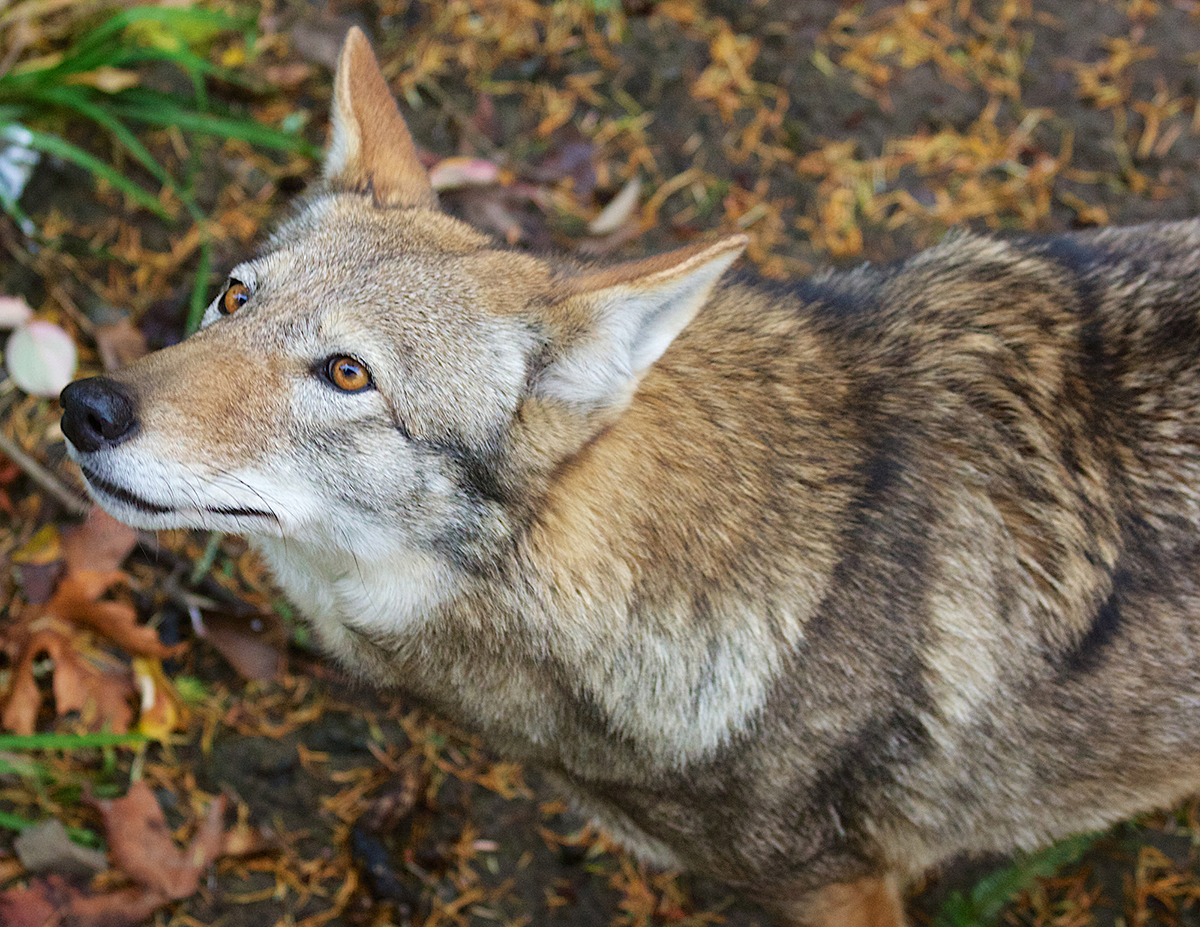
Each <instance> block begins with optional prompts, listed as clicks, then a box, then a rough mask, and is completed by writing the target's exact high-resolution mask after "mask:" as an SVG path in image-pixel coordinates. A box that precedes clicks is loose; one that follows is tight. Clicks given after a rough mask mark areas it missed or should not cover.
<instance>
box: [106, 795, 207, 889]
mask: <svg viewBox="0 0 1200 927" xmlns="http://www.w3.org/2000/svg"><path fill="white" fill-rule="evenodd" d="M95 805H96V808H97V809H98V810H99V811H100V814H101V816H102V817H103V819H104V829H105V832H106V834H107V836H108V850H109V855H110V856H111V857H112V860H113V862H114V863H115V864H116V865H117V866H118V867H119V868H120V869H121V870H122V871H123V872H124V873H125V874H126V875H128V876H129V877H130V878H131V879H133V880H134V881H135V882H137V883H138V884H139V885H141V886H143V887H145V888H149V889H151V890H155V891H159V892H161V893H162V894H163V895H165V896H166V897H168V898H171V899H176V900H178V899H180V898H186V897H188V896H189V895H191V894H192V893H193V892H195V891H196V889H197V888H198V887H199V886H200V875H201V873H202V872H203V871H204V870H205V869H207V868H208V867H209V866H210V865H211V864H212V862H213V860H215V859H216V858H217V856H218V854H219V853H220V852H221V841H222V838H223V836H224V833H225V827H224V817H225V797H224V796H223V795H222V796H220V797H218V798H217V799H215V800H214V801H213V802H212V804H210V805H209V807H208V814H207V815H206V816H205V819H204V821H203V823H202V824H201V825H200V829H199V831H197V833H196V836H195V837H194V838H193V839H192V842H191V843H190V844H189V845H188V847H187V849H186V850H180V848H179V847H178V846H177V845H176V843H175V841H174V840H173V839H172V838H171V831H170V829H169V828H168V827H167V820H166V818H165V817H164V816H163V812H162V808H160V807H159V804H158V801H157V799H155V797H154V792H153V791H152V790H151V788H150V786H148V785H147V784H146V783H145V782H143V781H141V780H139V781H137V782H135V783H133V785H131V786H130V787H129V792H128V793H127V794H126V795H125V797H124V798H117V799H111V800H103V801H97V802H96V803H95Z"/></svg>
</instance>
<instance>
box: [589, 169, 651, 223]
mask: <svg viewBox="0 0 1200 927" xmlns="http://www.w3.org/2000/svg"><path fill="white" fill-rule="evenodd" d="M641 193H642V182H641V181H640V180H639V179H638V178H637V176H636V175H635V176H634V177H632V178H630V180H629V182H628V183H626V184H625V186H623V187H622V188H621V190H620V192H619V193H618V194H617V195H616V196H614V197H613V198H612V201H611V202H610V203H609V204H608V205H607V206H605V207H604V208H603V209H602V210H600V213H599V215H597V216H596V218H594V219H593V220H592V221H591V222H589V223H588V233H589V234H591V235H608V234H609V233H611V232H615V231H616V230H617V229H619V228H620V227H621V226H623V225H624V224H625V223H626V222H627V221H628V220H629V217H630V216H632V215H633V211H634V210H635V209H636V208H637V204H638V197H639V196H641Z"/></svg>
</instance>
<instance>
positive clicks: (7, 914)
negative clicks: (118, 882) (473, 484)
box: [0, 875, 173, 927]
mask: <svg viewBox="0 0 1200 927" xmlns="http://www.w3.org/2000/svg"><path fill="white" fill-rule="evenodd" d="M172 900H173V899H171V898H167V897H165V896H164V895H163V894H162V893H161V892H155V891H148V890H146V889H144V888H140V887H137V886H134V887H131V888H124V889H121V890H119V891H115V892H105V893H103V894H92V893H91V892H88V891H86V890H84V889H81V888H78V887H77V886H75V885H72V884H71V883H70V882H69V881H67V880H66V879H64V878H63V877H62V876H60V875H49V876H47V877H46V878H44V879H38V880H36V881H35V882H33V883H31V884H30V885H29V887H28V888H13V889H9V890H8V891H6V892H0V924H3V925H4V927H58V925H64V927H138V925H140V924H142V923H144V922H145V921H146V919H147V918H149V917H150V915H152V914H153V913H154V912H155V911H157V910H158V909H159V908H161V907H162V906H163V905H165V904H168V903H169V902H171V901H172Z"/></svg>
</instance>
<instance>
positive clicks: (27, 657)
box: [0, 625, 133, 923]
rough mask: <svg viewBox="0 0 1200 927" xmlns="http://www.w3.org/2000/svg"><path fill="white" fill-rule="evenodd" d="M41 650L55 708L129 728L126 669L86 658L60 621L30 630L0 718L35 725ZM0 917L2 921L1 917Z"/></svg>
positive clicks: (26, 728)
mask: <svg viewBox="0 0 1200 927" xmlns="http://www.w3.org/2000/svg"><path fill="white" fill-rule="evenodd" d="M42 654H46V655H47V656H49V657H50V659H51V660H53V661H54V678H53V683H52V691H53V693H54V704H55V707H56V709H57V711H58V714H60V715H65V714H68V713H69V712H72V711H77V712H79V715H80V719H81V720H82V721H83V723H84V724H85V725H86V726H87V727H89V728H95V729H97V730H100V729H107V730H110V731H113V732H114V733H117V734H123V733H125V732H126V731H128V730H129V724H130V722H131V721H132V720H133V710H132V709H131V708H130V707H129V697H130V696H131V695H132V694H133V686H132V685H131V684H130V682H129V679H128V677H127V676H126V675H124V674H121V673H110V672H105V671H104V670H102V669H100V668H99V667H97V666H95V665H94V664H93V663H92V662H91V661H89V660H88V659H87V658H85V657H84V656H83V655H82V654H81V653H80V652H79V650H78V648H77V647H76V645H75V642H74V641H73V640H72V637H71V635H70V629H69V628H67V627H64V626H61V625H59V626H58V627H57V628H56V627H42V628H39V629H38V630H36V631H34V632H33V633H32V634H31V635H30V636H29V639H28V640H27V641H26V643H25V647H24V649H23V651H22V654H21V659H20V661H19V662H18V663H17V664H16V666H15V667H14V669H13V673H12V682H11V684H10V687H9V692H8V698H7V699H5V702H4V708H3V710H2V711H0V724H3V726H4V728H5V729H6V730H9V731H13V732H14V733H17V734H32V733H33V732H34V730H35V729H36V727H37V716H38V713H39V712H40V711H41V707H42V700H43V694H42V691H41V689H40V688H39V687H38V684H37V681H36V680H35V679H34V675H33V670H34V663H35V662H36V660H37V659H38V657H39V656H41V655H42ZM0 923H3V922H2V921H0Z"/></svg>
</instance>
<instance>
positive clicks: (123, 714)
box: [0, 629, 133, 734]
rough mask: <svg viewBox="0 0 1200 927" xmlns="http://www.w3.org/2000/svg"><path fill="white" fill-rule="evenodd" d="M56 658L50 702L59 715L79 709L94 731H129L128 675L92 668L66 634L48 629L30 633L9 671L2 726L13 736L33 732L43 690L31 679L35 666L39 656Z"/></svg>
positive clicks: (130, 689) (129, 686)
mask: <svg viewBox="0 0 1200 927" xmlns="http://www.w3.org/2000/svg"><path fill="white" fill-rule="evenodd" d="M43 653H44V654H46V655H47V656H49V657H50V659H51V660H53V661H54V683H53V685H54V702H55V707H56V708H57V710H58V714H60V715H64V714H67V713H68V712H72V711H78V712H79V713H80V715H81V717H82V720H83V721H84V723H85V724H86V725H87V726H88V727H90V728H94V729H96V730H101V729H107V730H110V731H113V732H114V733H117V734H124V733H125V732H126V731H128V730H129V724H130V722H131V721H132V720H133V710H132V709H131V708H130V707H129V696H130V695H132V694H133V687H132V686H131V685H130V684H129V681H128V679H127V678H126V677H124V676H122V675H119V674H116V673H106V672H104V671H102V670H100V669H98V668H97V667H95V666H93V665H92V664H91V663H90V662H89V661H88V660H86V659H85V658H84V657H83V656H82V655H81V654H80V653H79V652H78V651H77V650H76V649H75V645H74V643H73V641H72V640H71V639H70V638H69V637H67V636H66V635H65V634H63V633H61V632H59V631H56V630H51V629H41V630H38V631H36V632H34V633H33V634H32V635H31V636H30V638H29V640H28V641H27V642H26V644H25V647H24V650H23V651H22V653H21V659H20V661H19V662H18V663H17V665H16V667H15V668H14V669H13V673H12V682H11V683H10V687H9V693H8V698H7V700H6V701H5V703H4V710H3V712H0V724H3V726H4V728H5V729H6V730H10V731H13V732H14V733H17V734H32V733H33V732H34V729H35V727H36V725H37V716H38V712H39V711H40V710H41V707H42V692H41V690H40V689H39V688H38V685H37V682H36V681H35V679H34V678H33V665H34V663H35V662H36V660H37V658H38V657H39V656H40V655H41V654H43Z"/></svg>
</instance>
